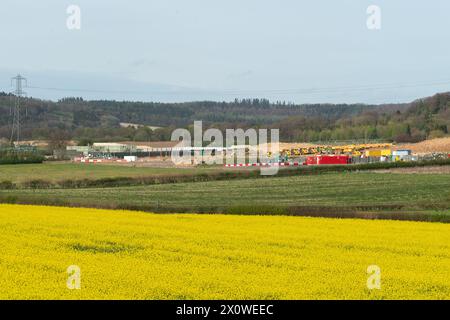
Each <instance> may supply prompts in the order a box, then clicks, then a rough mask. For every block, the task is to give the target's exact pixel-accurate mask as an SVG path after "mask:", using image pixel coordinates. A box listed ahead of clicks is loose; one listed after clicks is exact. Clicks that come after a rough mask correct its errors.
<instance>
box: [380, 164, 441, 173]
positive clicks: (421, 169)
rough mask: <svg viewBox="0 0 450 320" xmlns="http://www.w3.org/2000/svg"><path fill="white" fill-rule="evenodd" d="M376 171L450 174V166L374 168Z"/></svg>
mask: <svg viewBox="0 0 450 320" xmlns="http://www.w3.org/2000/svg"><path fill="white" fill-rule="evenodd" d="M372 172H376V173H405V174H437V173H438V174H450V166H433V167H415V168H392V169H386V170H373V171H372Z"/></svg>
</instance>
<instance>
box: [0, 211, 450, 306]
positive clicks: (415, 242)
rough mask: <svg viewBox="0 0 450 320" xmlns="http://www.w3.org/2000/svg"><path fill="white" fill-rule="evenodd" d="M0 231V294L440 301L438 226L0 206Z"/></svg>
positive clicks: (446, 259) (448, 251) (447, 234)
mask: <svg viewBox="0 0 450 320" xmlns="http://www.w3.org/2000/svg"><path fill="white" fill-rule="evenodd" d="M0 230H1V233H0V298H2V299H19V298H21V299H402V298H412V299H415V298H417V299H431V298H434V299H449V298H450V224H439V223H422V222H398V221H368V220H339V219H324V218H301V217H281V216H280V217H275V216H225V215H185V214H180V215H155V214H148V213H140V212H126V211H107V210H95V209H73V208H57V207H38V206H13V205H0ZM72 265H75V266H78V267H79V268H80V271H81V276H80V278H79V280H80V285H81V289H79V290H77V289H73V290H71V289H69V288H68V286H67V279H68V277H69V274H68V273H67V268H68V267H69V266H72ZM370 265H376V266H378V267H379V268H380V270H381V288H380V289H373V290H369V289H368V287H367V279H368V277H369V274H367V268H368V266H370Z"/></svg>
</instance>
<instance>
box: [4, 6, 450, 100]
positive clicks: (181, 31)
mask: <svg viewBox="0 0 450 320" xmlns="http://www.w3.org/2000/svg"><path fill="white" fill-rule="evenodd" d="M71 4H75V5H78V6H79V7H80V9H81V30H72V31H70V30H68V29H67V27H66V19H67V17H68V14H67V13H66V9H67V7H68V6H69V5H71ZM372 4H374V5H378V6H379V7H380V8H381V13H382V17H381V18H382V19H381V30H377V31H374V30H368V29H367V26H366V20H367V17H368V15H367V13H366V9H367V7H368V6H369V5H372ZM1 9H2V10H1V13H2V14H1V19H0V39H1V47H0V90H6V91H9V90H11V88H10V80H9V79H10V78H11V77H12V76H14V75H15V74H17V73H21V74H23V75H24V76H26V77H27V78H28V80H29V85H30V88H28V89H27V92H28V95H29V96H35V97H41V98H48V99H57V98H60V97H64V96H83V97H85V98H90V99H100V98H104V99H118V100H145V101H184V100H204V99H208V100H232V99H234V98H236V97H237V98H244V97H260V98H263V97H266V98H269V99H271V100H286V101H291V102H296V103H308V102H349V103H352V102H366V103H384V102H401V101H409V100H413V99H416V98H419V97H422V96H427V95H431V94H434V93H436V92H441V91H450V41H449V40H450V19H448V16H449V13H450V1H448V0H430V1H423V0H395V1H393V0H371V1H367V0H339V1H336V0H310V1H304V0H278V1H275V0H270V1H269V0H189V1H186V0H150V1H149V0H128V1H125V0H123V1H120V0H95V1H93V0H71V1H66V0H40V1H36V0H2V2H1ZM33 87H34V88H33ZM36 87H39V88H47V89H38V88H36ZM50 88H53V90H50ZM60 89H64V90H60Z"/></svg>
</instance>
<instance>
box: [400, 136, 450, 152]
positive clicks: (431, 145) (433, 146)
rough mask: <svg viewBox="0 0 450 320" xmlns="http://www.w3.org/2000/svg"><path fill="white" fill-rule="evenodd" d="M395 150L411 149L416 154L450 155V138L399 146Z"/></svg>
mask: <svg viewBox="0 0 450 320" xmlns="http://www.w3.org/2000/svg"><path fill="white" fill-rule="evenodd" d="M394 149H396V150H398V149H409V150H412V152H413V153H415V154H424V153H433V152H436V153H450V137H446V138H438V139H431V140H425V141H422V142H418V143H411V144H399V145H397V146H395V147H394Z"/></svg>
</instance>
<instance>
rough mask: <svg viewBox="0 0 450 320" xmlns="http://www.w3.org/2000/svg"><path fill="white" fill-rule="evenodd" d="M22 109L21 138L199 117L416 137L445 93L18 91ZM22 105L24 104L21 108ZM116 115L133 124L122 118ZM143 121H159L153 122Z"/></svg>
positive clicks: (293, 135) (115, 131)
mask: <svg viewBox="0 0 450 320" xmlns="http://www.w3.org/2000/svg"><path fill="white" fill-rule="evenodd" d="M13 101H14V97H13V96H11V95H8V94H4V93H3V94H0V113H1V114H2V116H1V117H0V137H3V138H9V134H10V121H11V119H10V108H11V106H12V105H13ZM22 101H23V105H24V110H26V113H27V116H26V117H25V119H24V123H23V129H22V132H23V138H24V139H35V140H36V139H52V138H60V139H72V138H73V139H76V140H97V141H105V140H136V141H138V140H141V141H152V140H153V141H156V140H168V139H170V134H171V132H172V130H173V129H174V128H176V127H189V126H191V125H192V124H193V122H194V121H195V120H203V122H204V127H217V128H219V129H225V128H237V127H239V128H248V127H271V128H280V133H281V137H282V140H284V141H329V140H352V139H385V140H395V141H401V142H408V141H411V142H412V141H419V140H423V139H426V138H428V137H431V136H432V137H439V136H443V135H446V134H448V131H449V129H450V111H449V109H450V107H449V106H450V93H443V94H437V95H435V96H433V97H430V98H424V99H421V100H417V101H414V102H412V103H408V104H392V105H365V104H352V105H346V104H337V105H333V104H308V105H294V104H287V103H283V102H278V103H270V102H269V101H268V100H261V99H244V100H236V101H234V102H211V101H200V102H188V103H152V102H148V103H144V102H126V101H125V102H118V101H106V100H105V101H85V100H83V99H81V98H65V99H62V100H60V101H58V102H52V101H45V100H39V99H31V98H26V99H23V100H22ZM24 112H25V111H24ZM121 123H132V124H139V125H142V127H139V126H129V127H126V126H125V127H124V126H121V125H120V124H121ZM148 126H160V127H162V128H159V129H155V130H152V129H150V128H149V127H148Z"/></svg>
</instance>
